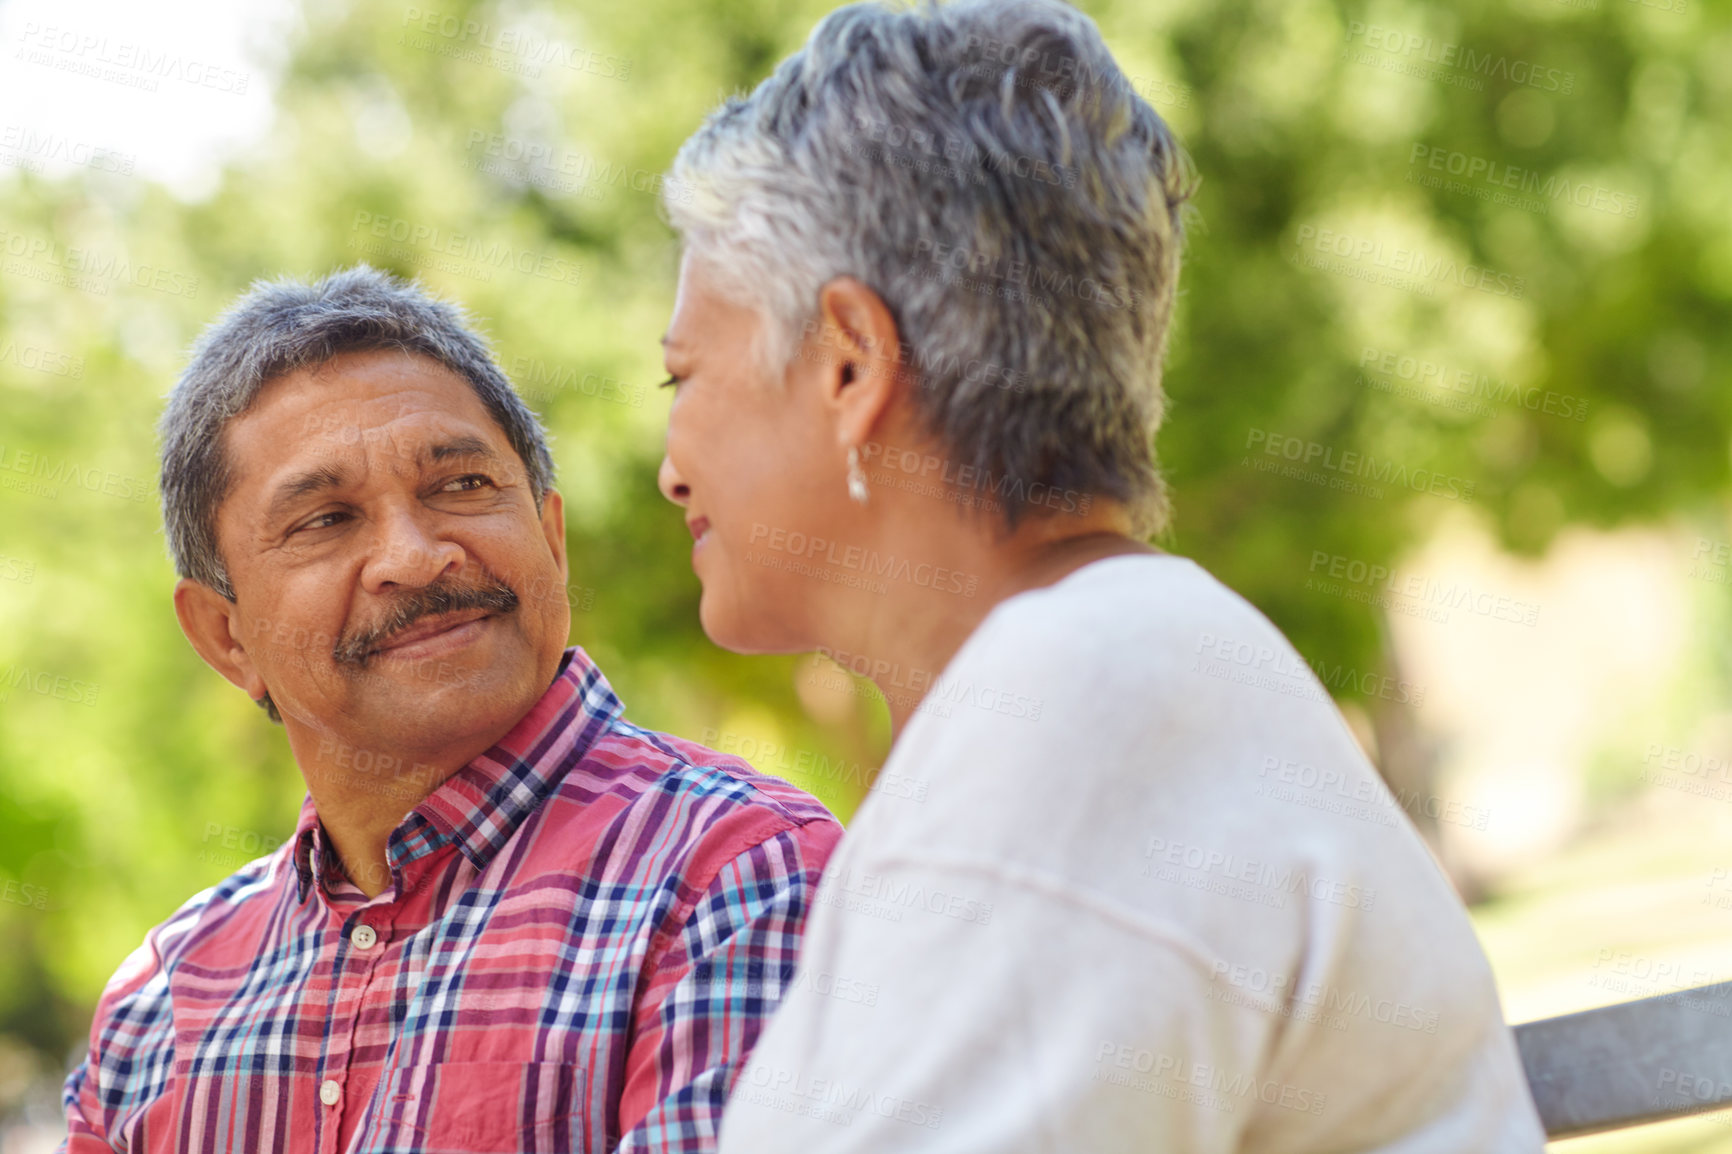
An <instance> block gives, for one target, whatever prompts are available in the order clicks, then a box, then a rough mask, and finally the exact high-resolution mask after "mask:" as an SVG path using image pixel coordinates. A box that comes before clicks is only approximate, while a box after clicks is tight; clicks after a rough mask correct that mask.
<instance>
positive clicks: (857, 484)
mask: <svg viewBox="0 0 1732 1154" xmlns="http://www.w3.org/2000/svg"><path fill="white" fill-rule="evenodd" d="M868 495H869V494H868V491H867V489H866V470H864V469H862V468H861V467H860V450H859V449H858V448H856V447H855V446H853V445H849V446H848V496H850V497H851V498H853V499H854V500H855V501H857V502H858V503H860V504H862V505H864V504H865V503H866V498H867V496H868Z"/></svg>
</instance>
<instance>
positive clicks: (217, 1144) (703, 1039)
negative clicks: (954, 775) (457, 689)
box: [65, 648, 842, 1154]
mask: <svg viewBox="0 0 1732 1154" xmlns="http://www.w3.org/2000/svg"><path fill="white" fill-rule="evenodd" d="M622 708H623V707H622V706H621V704H620V701H619V699H618V698H617V697H615V696H614V694H613V691H612V690H611V689H610V688H609V687H608V684H607V682H606V680H604V679H603V678H602V675H601V672H600V671H599V670H598V669H596V667H595V666H594V665H593V664H591V663H590V661H589V659H588V658H587V657H586V656H585V655H584V653H583V652H582V650H580V649H576V648H573V649H571V650H569V651H568V653H567V656H566V662H565V664H564V666H563V667H562V669H561V671H560V674H559V676H558V677H557V678H556V679H555V680H554V683H553V685H552V686H551V687H550V688H549V689H548V691H547V693H546V695H545V696H544V697H542V699H541V700H540V701H539V702H538V703H537V704H536V706H535V707H534V708H533V709H532V710H530V712H529V713H528V714H527V715H526V716H525V717H524V718H523V720H522V721H520V722H519V723H518V724H517V726H516V727H515V728H513V729H512V731H511V732H510V733H509V734H507V735H506V737H505V738H504V739H503V740H501V741H500V743H499V744H498V745H496V746H494V747H493V748H492V749H491V750H489V751H488V752H487V753H485V754H483V755H482V756H481V757H479V758H477V759H476V760H475V761H473V762H471V763H470V764H469V765H468V766H466V767H464V768H463V769H462V770H460V771H458V772H457V773H456V774H455V775H453V776H452V777H451V778H450V779H449V780H447V781H446V782H445V783H444V784H442V785H440V786H439V787H438V788H437V789H435V790H434V791H433V792H432V793H431V794H429V795H428V796H427V797H426V798H425V799H424V800H423V801H421V803H420V804H418V805H417V806H415V808H414V810H413V811H411V812H410V813H409V814H408V816H407V817H405V818H404V819H403V823H402V824H401V825H399V826H398V827H397V829H396V830H395V831H393V832H392V834H391V838H390V842H389V845H388V849H387V855H388V858H389V862H390V866H391V871H392V878H393V882H394V884H393V885H392V886H391V887H390V888H388V889H386V890H385V892H384V893H382V894H380V895H379V896H378V897H376V898H373V899H371V900H369V899H368V898H367V897H366V896H365V895H364V894H362V893H361V891H360V890H358V889H357V888H355V886H354V885H353V884H351V883H350V882H349V881H348V880H347V879H346V878H345V877H344V876H343V873H342V871H341V869H340V868H339V867H338V866H337V865H336V863H335V859H334V857H333V856H332V851H331V849H330V846H329V844H328V842H327V841H326V839H325V836H324V831H323V828H322V827H321V826H320V825H319V822H318V816H317V814H316V813H315V812H314V811H313V808H312V801H311V799H310V798H309V799H308V801H307V802H306V804H305V805H304V806H303V807H302V811H301V819H300V822H299V825H298V827H297V831H296V836H295V837H294V838H292V839H291V840H290V841H289V842H288V843H287V844H285V845H284V846H283V847H282V848H281V849H279V850H277V852H275V853H274V854H271V855H270V856H268V857H265V858H260V859H259V860H258V861H255V862H253V863H252V864H250V865H248V866H246V867H245V868H243V869H242V870H241V871H240V872H238V873H236V874H235V875H233V876H232V877H230V878H229V879H228V880H226V881H224V882H222V883H221V884H219V885H217V886H215V887H213V888H212V889H209V890H206V891H205V892H204V893H202V894H199V895H198V896H197V897H195V898H193V899H192V900H191V901H190V902H188V903H187V904H186V905H185V906H183V907H182V908H181V909H180V910H179V912H177V913H176V914H175V915H174V916H173V917H171V918H169V919H168V920H167V921H166V922H164V923H163V924H162V925H160V926H158V927H157V928H156V929H154V930H152V931H151V932H150V934H149V935H148V936H147V938H146V939H145V942H144V945H143V946H142V947H140V948H139V950H137V951H136V952H135V953H134V954H133V955H132V956H131V957H129V958H128V959H127V960H126V961H125V962H124V963H123V964H122V965H121V967H120V970H119V972H117V973H116V974H115V975H114V977H113V979H111V980H110V982H109V984H108V987H107V989H106V990H105V991H104V992H103V996H102V1000H101V1002H100V1004H99V1005H98V1007H97V1011H96V1020H95V1022H94V1024H93V1026H92V1028H91V1036H90V1055H89V1057H88V1059H87V1060H86V1061H85V1063H84V1064H82V1065H81V1066H80V1067H79V1068H78V1069H76V1070H75V1071H74V1072H73V1073H72V1076H71V1077H70V1078H68V1079H67V1083H66V1092H65V1104H66V1112H67V1120H68V1126H69V1130H70V1133H69V1137H68V1141H67V1147H66V1149H68V1150H69V1151H70V1152H71V1154H85V1152H89V1151H99V1150H107V1149H110V1148H112V1149H115V1150H139V1151H142V1150H151V1151H169V1150H175V1151H231V1150H232V1151H244V1152H246V1154H258V1152H262V1151H284V1152H294V1154H313V1152H315V1151H318V1152H326V1151H338V1150H346V1151H355V1152H368V1154H373V1152H384V1151H411V1150H413V1151H417V1152H431V1151H495V1150H500V1151H503V1150H510V1151H525V1152H529V1151H604V1150H615V1149H618V1150H621V1151H649V1150H656V1151H664V1150H665V1151H697V1150H704V1151H708V1150H713V1149H714V1148H715V1137H716V1125H717V1122H718V1120H719V1119H720V1117H721V1111H722V1103H723V1099H724V1098H725V1097H726V1095H727V1092H728V1089H729V1087H730V1084H731V1083H732V1081H733V1079H734V1078H735V1077H736V1076H737V1075H738V1073H739V1070H740V1067H741V1065H742V1060H743V1058H744V1056H745V1054H746V1053H747V1052H748V1051H749V1050H750V1049H751V1047H752V1045H753V1044H754V1043H755V1042H756V1040H757V1037H758V1034H759V1032H760V1030H761V1029H762V1028H763V1026H764V1024H765V1021H766V1019H767V1018H768V1016H769V1014H770V1012H771V1010H772V1009H773V1008H774V1007H775V1005H776V1003H777V1002H778V1001H779V1000H780V998H781V996H782V994H783V992H784V989H785V987H786V986H787V985H788V983H789V982H790V981H791V980H792V976H793V971H794V962H795V956H796V953H797V951H798V949H799V945H800V935H801V932H802V930H803V928H804V923H805V918H806V913H807V909H808V907H809V906H810V904H811V899H812V895H813V893H814V891H815V889H816V886H817V883H818V876H819V871H820V870H821V869H822V868H823V865H824V862H825V860H826V859H827V858H828V857H829V854H830V851H831V849H832V848H833V847H834V846H835V844H836V841H837V839H838V838H840V836H841V833H842V830H841V827H840V826H839V825H838V824H837V823H836V821H835V819H834V818H833V817H831V816H830V814H829V813H828V812H827V811H826V810H825V809H824V808H823V807H822V806H821V805H819V803H818V802H817V801H815V800H814V799H812V798H811V797H808V796H807V795H806V794H804V793H801V792H800V791H799V790H797V789H795V788H793V787H792V786H790V785H787V784H785V783H784V782H782V781H780V780H778V779H776V778H773V777H767V776H764V775H760V774H758V773H756V772H754V771H753V770H752V769H751V767H750V766H748V765H747V764H746V763H745V762H743V761H741V760H739V759H738V758H733V757H727V756H724V755H721V754H717V753H713V752H711V751H710V750H708V749H705V748H703V747H702V746H699V745H696V744H693V743H691V742H687V741H682V740H679V739H677V738H673V737H669V736H666V735H663V734H659V733H654V732H651V731H649V730H645V729H640V728H638V727H637V726H635V725H632V724H631V723H629V722H627V721H626V720H625V719H624V717H623V716H622V715H621V711H622Z"/></svg>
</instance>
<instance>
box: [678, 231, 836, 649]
mask: <svg viewBox="0 0 1732 1154" xmlns="http://www.w3.org/2000/svg"><path fill="white" fill-rule="evenodd" d="M769 323H770V322H769V321H768V320H767V318H765V317H764V316H763V315H762V314H761V313H760V312H759V311H758V310H757V309H756V308H753V307H750V306H748V305H746V304H743V303H740V302H738V301H736V300H733V299H730V298H729V297H728V296H726V295H724V294H723V293H722V292H720V291H719V289H718V288H717V287H716V285H715V283H714V281H713V279H712V277H711V274H710V273H709V272H708V270H707V269H706V267H705V266H704V264H703V263H702V262H701V261H699V260H695V259H694V258H693V257H692V256H691V255H689V254H688V255H687V257H686V259H685V260H684V262H683V263H682V265H681V267H680V283H679V291H678V294H677V296H676V298H675V301H674V313H673V318H672V319H671V321H670V322H669V324H668V331H667V336H666V337H665V338H664V342H663V344H664V359H665V363H666V365H667V370H668V372H669V374H670V375H671V376H672V378H673V379H674V382H675V384H674V388H675V390H676V391H675V393H674V401H673V407H672V408H671V409H670V410H669V412H668V438H667V452H666V455H665V456H664V457H663V458H662V465H661V473H660V475H659V478H658V480H659V484H660V487H661V491H662V495H663V496H665V497H667V499H668V500H670V501H672V502H674V503H675V504H677V505H679V506H681V507H682V508H683V509H684V510H685V516H686V524H687V526H688V527H689V528H690V529H691V530H692V536H693V539H694V542H693V545H692V569H693V570H694V571H695V572H696V573H697V576H698V580H699V581H700V582H701V583H702V585H703V599H702V601H701V603H700V605H699V618H700V620H701V621H702V622H703V626H704V632H705V633H707V634H708V635H709V637H710V639H711V640H712V641H714V642H715V643H716V644H717V645H720V646H722V647H724V648H726V649H731V650H734V651H735V652H738V653H793V652H803V651H805V650H806V649H809V648H811V647H812V646H814V645H816V644H818V643H819V641H820V640H821V638H820V637H819V636H818V635H817V630H816V629H815V628H814V616H815V608H816V603H817V600H818V599H817V597H816V596H815V594H818V593H820V592H821V591H822V586H823V582H822V581H821V580H817V579H815V578H814V577H812V576H810V575H809V574H812V573H814V572H817V573H824V572H826V567H825V566H824V564H823V557H824V556H825V555H826V554H827V552H828V551H829V550H830V549H831V548H832V547H833V546H836V545H838V544H841V545H843V546H844V547H845V545H846V540H845V538H846V537H847V536H848V529H847V527H848V526H849V525H852V524H855V523H856V521H855V518H856V513H855V507H853V506H851V504H850V502H849V500H848V491H847V457H846V454H847V449H846V448H845V447H844V446H843V444H842V443H841V441H840V438H839V435H838V432H837V426H836V421H835V417H834V415H833V412H832V411H831V410H830V409H828V408H827V407H826V406H825V404H824V403H823V393H822V390H821V388H820V379H821V377H822V375H823V373H824V371H825V369H826V368H827V367H829V366H827V365H826V364H825V363H824V362H823V358H820V357H813V356H811V355H809V350H808V349H807V348H806V346H804V345H802V346H801V348H800V349H799V350H798V351H796V353H795V355H794V358H793V360H792V361H791V362H790V363H789V364H788V366H787V368H786V371H785V372H782V373H780V374H777V373H775V372H772V371H769V370H767V369H766V367H765V366H764V364H763V361H762V358H761V357H760V356H759V354H758V347H759V345H758V342H760V341H761V340H763V339H764V338H765V337H766V336H767V335H768V334H767V331H766V327H767V325H768V324H769Z"/></svg>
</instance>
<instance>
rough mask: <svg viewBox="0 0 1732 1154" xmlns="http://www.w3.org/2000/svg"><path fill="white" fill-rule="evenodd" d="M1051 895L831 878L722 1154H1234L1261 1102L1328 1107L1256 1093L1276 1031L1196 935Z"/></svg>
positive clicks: (955, 878)
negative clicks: (1212, 970) (1235, 999)
mask: <svg viewBox="0 0 1732 1154" xmlns="http://www.w3.org/2000/svg"><path fill="white" fill-rule="evenodd" d="M837 868H838V869H839V868H840V866H838V867H837ZM833 872H834V871H833ZM1038 880H1039V879H1021V880H1019V879H1014V878H1008V877H1006V876H1004V874H1003V873H1002V872H999V871H996V870H994V869H980V870H975V869H970V868H966V867H962V868H959V867H956V866H953V865H940V864H933V863H931V862H919V861H913V862H908V861H905V862H902V863H899V864H884V863H880V864H879V865H878V866H876V867H870V872H854V873H852V874H850V875H848V876H846V877H833V878H832V880H831V884H830V885H829V886H828V887H827V889H826V891H825V893H824V895H823V897H822V899H821V900H823V901H824V902H825V904H826V906H827V907H828V906H829V905H830V904H832V901H833V900H834V902H835V904H836V905H837V907H838V908H836V909H834V910H832V909H828V908H826V910H825V918H824V919H821V921H822V923H823V925H822V936H821V937H820V936H819V934H820V927H819V926H818V925H817V924H815V925H814V932H813V935H811V936H809V937H808V939H807V942H806V948H805V953H804V955H803V957H802V960H801V963H800V977H799V978H798V980H797V982H796V988H795V989H794V990H792V991H791V992H790V994H789V997H788V999H787V1001H786V1002H785V1003H784V1004H783V1006H782V1009H781V1010H780V1012H779V1013H778V1015H777V1017H776V1020H775V1021H774V1022H773V1023H772V1025H771V1028H770V1030H769V1031H768V1032H767V1033H766V1035H765V1037H764V1040H763V1042H762V1043H761V1044H760V1045H759V1047H758V1048H757V1049H756V1050H755V1051H754V1053H753V1055H752V1057H751V1060H750V1061H749V1063H748V1064H747V1066H746V1069H745V1071H744V1073H743V1076H742V1078H741V1080H740V1083H739V1085H738V1086H737V1087H736V1089H735V1093H734V1097H733V1100H732V1101H731V1102H730V1104H729V1108H728V1113H727V1117H726V1119H725V1124H724V1127H723V1131H722V1143H721V1147H720V1148H721V1151H722V1154H885V1152H888V1151H898V1152H900V1151H907V1152H910V1154H915V1152H936V1151H940V1150H942V1151H945V1152H946V1154H976V1152H978V1154H987V1152H989V1151H990V1152H991V1154H1085V1152H1090V1151H1101V1152H1108V1151H1124V1150H1183V1151H1186V1152H1187V1154H1217V1152H1226V1151H1232V1150H1237V1149H1238V1148H1239V1140H1240V1136H1241V1132H1242V1131H1243V1129H1244V1128H1245V1126H1246V1123H1247V1121H1248V1119H1249V1117H1250V1115H1251V1114H1252V1112H1253V1108H1254V1107H1255V1106H1256V1105H1257V1102H1258V1101H1259V1100H1262V1101H1269V1100H1271V1096H1273V1097H1274V1098H1276V1099H1278V1098H1280V1097H1281V1095H1283V1094H1285V1095H1286V1097H1287V1101H1288V1103H1289V1105H1290V1106H1291V1107H1292V1108H1294V1109H1304V1110H1308V1111H1316V1110H1320V1109H1322V1108H1323V1102H1322V1100H1321V1098H1320V1097H1318V1096H1316V1095H1312V1094H1310V1093H1308V1092H1307V1091H1306V1088H1305V1087H1302V1086H1295V1087H1281V1086H1273V1087H1271V1086H1267V1085H1264V1084H1262V1083H1261V1082H1259V1081H1258V1079H1257V1078H1256V1075H1255V1070H1256V1069H1257V1066H1258V1059H1259V1055H1260V1053H1261V1052H1262V1051H1263V1049H1264V1047H1265V1045H1266V1041H1267V1031H1268V1022H1269V1016H1268V1015H1267V1014H1266V1013H1263V1012H1260V1011H1257V1010H1252V1009H1245V1008H1240V1007H1234V1006H1230V1005H1228V1004H1226V1003H1224V1002H1222V1001H1219V1000H1215V999H1212V998H1211V997H1210V988H1209V987H1210V981H1209V976H1208V971H1207V968H1206V965H1203V964H1199V962H1198V961H1197V960H1196V958H1194V957H1193V956H1192V955H1191V952H1190V950H1189V949H1188V948H1187V945H1186V943H1185V942H1184V941H1183V940H1182V939H1181V938H1179V937H1178V936H1172V937H1163V935H1162V934H1161V933H1160V932H1158V929H1157V928H1154V927H1150V926H1146V925H1137V924H1132V923H1131V922H1129V921H1127V920H1125V919H1123V918H1120V917H1118V916H1115V912H1114V911H1113V910H1111V909H1102V908H1097V907H1096V906H1092V905H1091V904H1090V902H1091V899H1089V898H1088V897H1087V896H1086V895H1082V894H1076V893H1068V892H1066V891H1064V890H1063V889H1062V888H1058V887H1053V886H1046V887H1043V886H1041V885H1039V884H1038ZM1127 959H1135V966H1134V972H1135V974H1136V977H1135V979H1134V980H1131V981H1127V980H1126V971H1127V967H1126V964H1125V963H1126V960H1127ZM1091 970H1092V971H1095V973H1096V980H1090V972H1091ZM1109 974H1110V975H1111V977H1110V978H1109V977H1108V975H1109ZM862 989H864V990H865V991H866V992H867V993H868V995H869V997H868V998H867V999H864V1000H862V999H857V998H854V997H853V996H852V992H853V991H858V990H862ZM837 991H843V993H841V994H838V993H837Z"/></svg>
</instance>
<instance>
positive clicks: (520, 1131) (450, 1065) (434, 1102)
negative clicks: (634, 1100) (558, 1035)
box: [352, 1062, 589, 1154]
mask: <svg viewBox="0 0 1732 1154" xmlns="http://www.w3.org/2000/svg"><path fill="white" fill-rule="evenodd" d="M588 1091H589V1085H588V1078H587V1076H586V1075H585V1073H584V1070H583V1068H582V1067H581V1066H574V1065H571V1064H569V1063H565V1062H435V1063H432V1064H430V1065H424V1066H413V1067H410V1068H408V1069H402V1070H393V1071H391V1072H390V1073H389V1074H388V1075H387V1076H386V1078H385V1085H384V1089H383V1091H382V1092H381V1094H380V1095H379V1097H378V1098H377V1099H376V1101H377V1107H376V1108H377V1111H378V1113H377V1116H376V1117H375V1118H374V1119H373V1120H372V1122H371V1124H370V1125H366V1126H365V1127H364V1128H363V1132H362V1135H361V1138H360V1141H358V1142H356V1143H354V1145H353V1147H352V1150H353V1151H354V1154H398V1152H407V1151H415V1152H416V1154H503V1152H506V1151H511V1152H521V1154H567V1152H571V1154H577V1152H579V1151H583V1150H584V1149H586V1147H585V1146H584V1140H583V1117H584V1111H585V1109H586V1108H587V1105H588V1097H589V1094H588Z"/></svg>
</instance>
